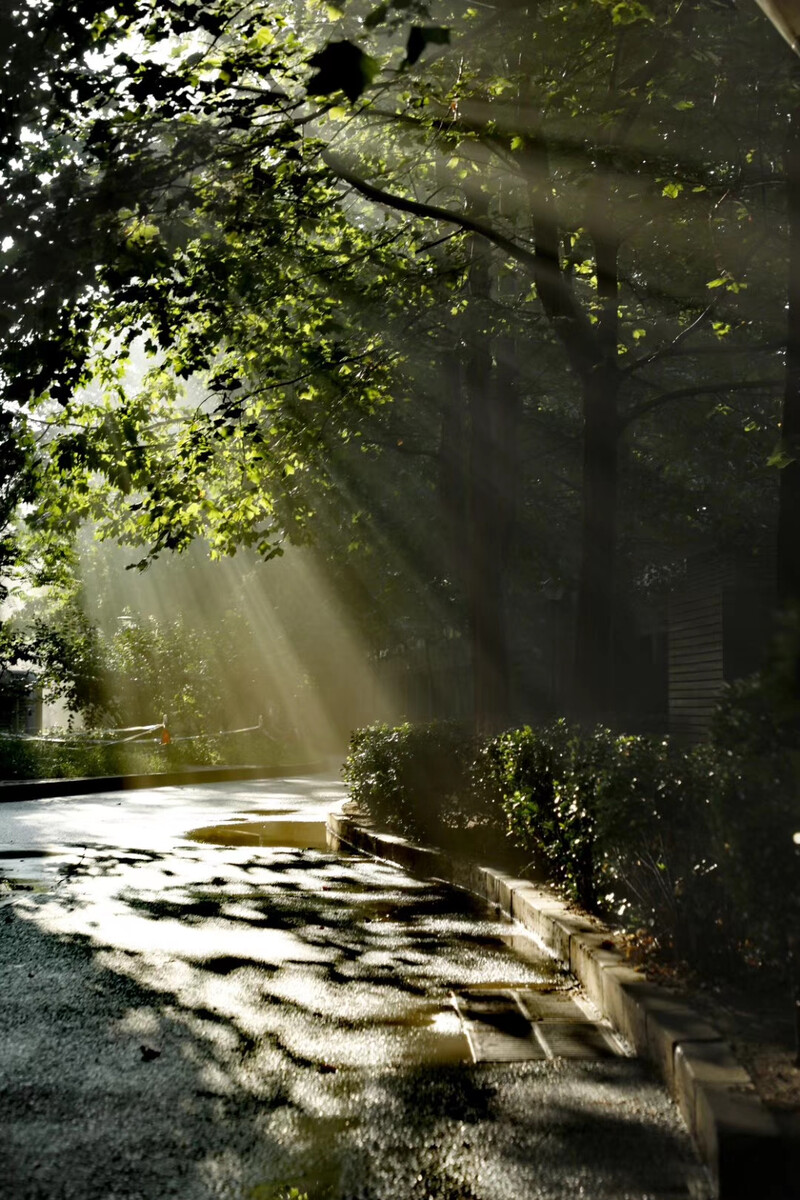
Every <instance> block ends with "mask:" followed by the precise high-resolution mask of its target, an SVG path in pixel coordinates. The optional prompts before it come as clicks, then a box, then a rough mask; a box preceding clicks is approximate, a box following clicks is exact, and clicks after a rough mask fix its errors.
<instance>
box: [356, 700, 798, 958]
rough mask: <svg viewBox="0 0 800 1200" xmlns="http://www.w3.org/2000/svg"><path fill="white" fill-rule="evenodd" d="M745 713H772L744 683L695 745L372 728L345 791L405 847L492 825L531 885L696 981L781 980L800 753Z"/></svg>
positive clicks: (794, 880)
mask: <svg viewBox="0 0 800 1200" xmlns="http://www.w3.org/2000/svg"><path fill="white" fill-rule="evenodd" d="M754 707H755V708H756V709H757V710H759V711H763V712H765V713H766V712H768V711H769V703H768V701H767V700H765V699H764V697H763V695H759V694H758V687H757V685H756V684H755V683H751V684H748V685H747V686H744V685H743V686H741V687H740V688H737V689H735V690H733V691H731V693H730V694H729V695H728V697H727V698H726V700H725V702H724V704H723V706H722V709H721V711H720V714H719V718H718V722H717V725H716V727H715V734H714V737H713V738H712V740H710V741H709V742H706V743H704V744H702V745H699V746H694V747H682V746H676V745H674V744H673V743H672V742H671V741H670V739H669V738H666V737H663V738H658V737H641V736H629V735H619V734H614V733H611V732H610V731H609V730H607V729H602V728H600V729H596V730H595V731H594V732H593V733H591V734H587V733H585V732H582V731H581V730H579V729H578V728H577V727H572V726H570V725H568V724H567V723H566V722H565V721H556V722H554V723H553V724H551V725H548V726H544V727H542V728H538V729H532V728H529V727H526V728H524V729H514V730H508V731H507V732H505V733H502V734H500V735H499V736H498V737H495V738H493V739H492V740H490V741H487V742H484V743H482V744H480V745H478V744H476V743H475V742H472V743H471V744H470V740H469V739H468V738H467V737H466V736H465V735H463V734H462V735H460V738H459V739H457V738H456V737H455V735H454V734H453V733H448V734H446V733H445V732H444V731H443V730H437V727H435V726H434V727H431V726H427V727H421V728H419V729H415V728H414V727H412V726H409V725H404V726H401V727H400V728H399V729H394V730H393V729H390V728H388V727H387V726H380V727H374V728H372V729H364V730H359V731H357V733H356V734H355V735H354V737H353V743H352V748H351V753H350V756H349V758H348V760H347V765H346V769H345V777H346V779H347V780H348V782H350V784H351V787H352V791H353V795H354V798H355V799H356V800H358V802H359V804H360V805H362V806H363V807H364V808H365V809H366V810H367V811H368V812H369V813H370V815H371V816H372V817H373V818H374V819H375V820H376V821H377V822H379V823H383V824H386V825H389V826H390V827H391V828H393V829H396V830H398V831H399V832H402V833H405V834H408V835H410V836H415V837H422V838H425V839H427V840H429V841H432V842H434V843H438V844H440V845H442V844H444V845H451V846H452V845H455V843H456V841H457V839H456V838H455V837H454V831H455V829H456V828H457V825H458V822H459V821H461V822H462V823H464V824H469V823H473V824H475V823H479V822H480V823H481V824H482V825H484V826H485V828H487V829H495V830H496V829H499V828H501V827H502V828H503V829H504V831H505V834H506V835H507V839H508V841H509V842H510V843H511V844H512V845H513V846H514V847H517V848H519V849H521V850H522V851H523V852H524V854H525V856H526V858H527V860H528V863H529V869H530V870H531V872H532V874H533V876H534V877H535V878H538V879H540V880H547V881H549V882H550V883H553V884H555V885H556V886H558V887H559V888H560V889H561V890H562V891H563V892H564V893H565V894H566V895H567V896H569V897H570V898H571V899H573V900H575V901H576V902H578V903H579V904H581V905H583V906H584V907H585V908H587V909H589V910H591V911H595V912H599V913H601V914H602V915H604V916H606V917H610V918H613V919H616V920H617V921H619V922H620V923H621V924H622V925H623V926H624V927H626V928H628V929H631V930H635V929H644V930H646V931H647V933H648V936H649V937H650V938H651V939H652V940H653V941H654V942H655V943H657V944H658V945H659V947H660V948H661V950H662V952H664V953H665V954H668V955H671V956H673V957H675V958H677V959H680V960H682V961H685V962H688V963H690V964H691V965H693V966H695V967H696V968H698V969H699V970H701V971H703V972H705V973H718V974H727V975H735V974H737V973H738V972H740V971H741V970H742V968H743V967H747V968H762V967H765V966H767V967H770V968H772V969H774V970H777V971H781V970H783V969H785V953H786V944H785V939H786V932H785V929H786V921H785V920H779V919H777V914H780V913H783V914H785V916H786V920H788V921H790V922H791V921H792V920H796V919H797V915H798V912H800V847H799V846H798V845H797V844H796V843H795V842H794V840H793V835H794V834H795V833H796V832H797V831H799V830H800V770H799V767H800V755H798V752H797V751H796V750H793V749H791V748H790V745H789V744H787V741H786V740H785V732H786V731H785V728H784V726H783V725H781V723H780V722H777V723H776V721H775V719H774V716H773V718H770V720H771V722H772V724H771V725H770V720H768V718H767V716H766V715H765V716H764V720H763V722H762V724H761V725H758V724H757V725H756V727H755V729H754V728H753V727H752V726H751V725H750V724H749V721H750V716H751V714H752V712H753V710H754ZM770 728H772V733H771V734H770V735H769V736H768V731H769V729H770ZM737 730H740V731H741V735H742V740H741V741H740V742H739V744H738V745H737V744H736V737H737V732H736V731H737ZM747 730H749V731H750V736H749V738H748V737H745V736H744V734H745V732H746V731H747ZM448 761H449V763H450V768H451V769H449V768H448ZM479 849H480V850H481V851H482V852H483V853H484V854H486V855H488V854H489V852H490V847H489V845H488V844H487V843H486V841H485V839H484V842H483V844H480V843H479ZM792 914H794V916H792Z"/></svg>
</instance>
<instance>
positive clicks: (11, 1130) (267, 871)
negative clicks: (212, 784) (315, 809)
mask: <svg viewBox="0 0 800 1200" xmlns="http://www.w3.org/2000/svg"><path fill="white" fill-rule="evenodd" d="M71 853H72V859H74V861H72V860H71V862H72V870H71V873H69V874H68V875H64V876H62V881H61V883H60V884H59V886H57V887H54V888H53V889H52V890H50V891H49V892H44V893H41V894H38V895H35V896H28V897H25V898H22V899H20V900H19V901H18V902H17V903H16V905H15V908H16V910H17V911H16V915H14V916H13V917H12V916H11V913H10V910H6V911H5V912H4V913H2V912H0V920H2V921H4V922H5V924H4V925H3V930H2V932H3V936H2V938H0V969H1V970H2V986H3V988H4V996H5V999H6V1003H5V1004H4V1006H3V1009H2V1017H0V1034H1V1035H2V1039H3V1049H4V1051H7V1052H8V1053H7V1054H4V1057H5V1059H6V1061H7V1062H8V1063H9V1066H10V1071H9V1079H8V1080H7V1084H8V1085H9V1086H7V1087H6V1088H5V1090H4V1091H3V1093H2V1098H1V1099H0V1125H2V1126H3V1127H4V1130H5V1132H4V1134H3V1135H2V1136H3V1138H4V1143H5V1144H4V1146H3V1147H2V1150H3V1152H4V1153H3V1154H2V1157H4V1158H5V1161H6V1162H8V1163H10V1164H11V1172H12V1174H11V1190H10V1191H9V1193H8V1195H9V1196H10V1197H12V1198H15V1197H20V1198H21V1197H25V1198H30V1200H44V1198H45V1197H47V1200H52V1198H53V1197H65V1198H66V1197H75V1200H101V1198H102V1200H109V1197H112V1196H113V1197H115V1198H122V1197H124V1198H125V1200H134V1197H135V1198H137V1200H162V1198H163V1197H166V1196H169V1195H177V1196H180V1197H181V1200H195V1198H197V1200H206V1198H208V1200H211V1197H216V1196H229V1197H232V1198H233V1200H240V1198H241V1200H269V1198H270V1197H271V1196H272V1195H273V1194H275V1195H277V1194H278V1193H277V1192H275V1191H274V1189H275V1188H277V1187H278V1186H279V1185H283V1184H286V1185H289V1184H291V1185H293V1186H296V1187H298V1188H300V1189H301V1190H304V1191H307V1192H308V1194H309V1197H310V1200H393V1198H394V1197H397V1198H398V1200H417V1198H418V1200H428V1198H432V1200H510V1198H511V1197H515V1198H517V1197H519V1196H520V1195H525V1196H529V1197H531V1198H532V1200H533V1198H535V1197H536V1196H537V1195H541V1196H542V1197H545V1196H546V1197H560V1196H563V1197H564V1198H565V1200H566V1198H567V1197H569V1198H570V1200H571V1198H572V1197H573V1196H575V1195H578V1194H580V1188H584V1189H585V1194H586V1195H591V1196H593V1197H597V1198H598V1200H600V1198H602V1197H609V1198H610V1197H619V1196H621V1195H630V1196H644V1195H646V1194H651V1193H652V1194H655V1193H657V1192H659V1191H661V1192H664V1193H666V1192H669V1194H670V1195H673V1196H675V1197H678V1196H681V1195H688V1191H687V1190H686V1189H687V1183H686V1180H687V1178H688V1177H689V1176H691V1175H692V1173H693V1172H694V1170H695V1168H694V1167H693V1165H692V1164H693V1156H692V1153H691V1150H690V1148H689V1145H688V1141H687V1139H686V1138H685V1136H684V1135H683V1133H682V1132H681V1130H680V1128H679V1126H678V1124H677V1122H676V1120H675V1117H674V1113H673V1112H672V1110H671V1108H670V1106H669V1105H668V1104H667V1102H666V1101H665V1099H664V1097H663V1095H662V1093H661V1091H660V1089H659V1088H658V1087H657V1086H655V1085H654V1083H653V1082H652V1081H651V1080H650V1079H649V1078H648V1077H647V1075H646V1074H645V1073H644V1071H643V1069H642V1068H641V1066H640V1065H639V1064H638V1063H636V1062H633V1061H631V1060H617V1061H614V1062H607V1061H606V1062H603V1063H580V1064H570V1065H569V1067H567V1066H565V1065H563V1064H560V1063H530V1064H523V1065H516V1066H514V1067H513V1068H510V1067H500V1066H485V1065H483V1066H474V1065H472V1064H470V1063H469V1062H468V1061H467V1058H468V1056H467V1052H466V1043H465V1040H464V1038H463V1035H462V1033H461V1032H460V1029H459V1028H458V1025H457V1022H455V1021H454V1014H453V1012H452V1009H451V1007H450V1003H449V995H450V992H451V990H452V989H462V990H463V989H465V988H468V987H470V986H475V985H481V984H487V983H506V984H508V985H521V986H524V985H526V984H535V983H542V982H547V981H548V980H549V981H551V982H554V983H557V982H558V972H557V971H555V969H554V968H553V967H552V965H551V964H549V963H548V962H546V961H531V960H526V959H524V958H522V957H519V956H517V955H514V954H513V953H510V952H509V950H508V947H507V946H506V945H505V944H504V942H503V936H504V930H505V928H506V927H504V926H502V925H501V924H500V923H499V922H497V921H495V920H492V919H489V918H488V917H487V916H486V915H485V914H478V915H476V909H475V904H474V901H473V900H472V899H471V898H467V897H462V896H461V895H460V894H458V893H455V892H452V891H449V890H448V889H446V888H445V887H443V886H440V885H438V884H435V883H428V882H422V881H419V880H415V879H413V878H411V877H409V876H406V875H404V874H403V873H402V872H399V871H397V870H395V869H394V868H391V867H388V866H386V865H383V864H379V863H372V862H367V861H365V860H360V859H359V860H355V859H347V858H341V857H336V856H333V855H329V854H324V853H321V852H315V851H308V852H301V851H298V850H292V849H288V850H285V851H271V852H270V853H269V854H268V855H265V856H263V857H261V856H254V855H253V854H252V850H251V849H249V848H248V849H245V848H240V849H237V848H226V849H225V850H219V851H217V850H214V849H212V848H210V847H201V848H199V851H198V848H197V847H194V848H190V847H189V846H187V845H180V846H178V847H177V848H176V849H175V851H174V852H172V853H170V854H163V855H162V854H159V853H154V852H153V851H152V850H148V851H137V850H129V849H125V850H116V849H115V848H114V847H113V846H108V845H104V846H95V847H92V848H91V851H90V852H89V853H87V851H86V848H85V847H79V846H76V847H73V848H72V851H71ZM147 1055H149V1057H147ZM43 1138H46V1141H47V1152H46V1153H43V1151H42V1149H41V1147H42V1139H43Z"/></svg>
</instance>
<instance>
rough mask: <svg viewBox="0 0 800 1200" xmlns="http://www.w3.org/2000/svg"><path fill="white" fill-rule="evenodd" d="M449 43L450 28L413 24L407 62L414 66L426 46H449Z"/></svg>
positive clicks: (407, 46)
mask: <svg viewBox="0 0 800 1200" xmlns="http://www.w3.org/2000/svg"><path fill="white" fill-rule="evenodd" d="M449 43H450V30H449V29H448V28H447V27H446V26H444V25H412V26H411V32H410V33H409V35H408V42H407V43H406V62H407V63H408V64H409V66H413V64H414V63H415V62H416V61H417V60H418V58H419V56H420V55H421V54H422V52H423V50H424V49H425V47H426V46H447V45H449Z"/></svg>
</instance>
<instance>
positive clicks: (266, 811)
mask: <svg viewBox="0 0 800 1200" xmlns="http://www.w3.org/2000/svg"><path fill="white" fill-rule="evenodd" d="M296 812H297V809H296V808H247V809H242V811H241V813H240V816H241V817H291V816H293V815H294V814H295V813H296Z"/></svg>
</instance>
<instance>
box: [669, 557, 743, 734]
mask: <svg viewBox="0 0 800 1200" xmlns="http://www.w3.org/2000/svg"><path fill="white" fill-rule="evenodd" d="M730 579H731V574H730V568H729V567H728V566H727V565H726V564H725V563H724V562H722V561H721V560H719V559H716V560H710V561H707V562H704V563H700V564H697V565H695V566H694V567H693V568H692V569H691V570H690V573H689V576H688V578H687V581H686V586H685V588H684V589H683V590H682V591H680V592H679V593H677V594H676V595H674V596H673V597H672V599H671V601H670V605H669V645H668V655H667V664H668V673H669V726H670V732H671V733H674V734H676V735H677V736H679V737H686V738H697V737H700V736H702V734H703V732H704V730H705V729H707V728H708V723H709V720H710V718H711V714H712V713H713V711H714V705H715V704H716V702H717V698H718V696H719V693H720V689H721V688H722V685H723V684H724V682H725V614H724V603H723V595H724V589H725V587H726V585H728V584H729V583H730Z"/></svg>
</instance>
